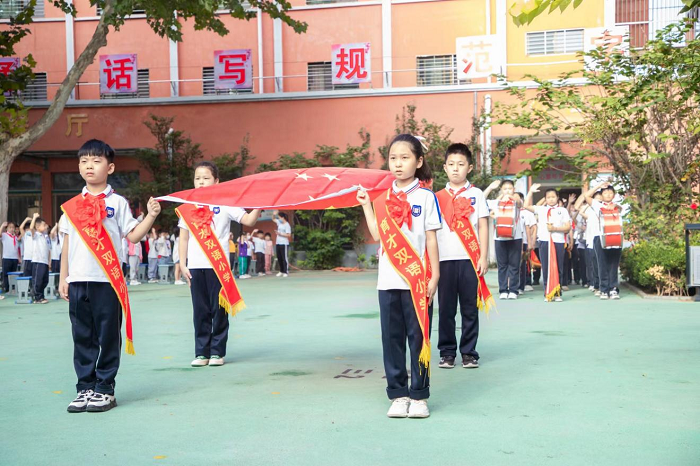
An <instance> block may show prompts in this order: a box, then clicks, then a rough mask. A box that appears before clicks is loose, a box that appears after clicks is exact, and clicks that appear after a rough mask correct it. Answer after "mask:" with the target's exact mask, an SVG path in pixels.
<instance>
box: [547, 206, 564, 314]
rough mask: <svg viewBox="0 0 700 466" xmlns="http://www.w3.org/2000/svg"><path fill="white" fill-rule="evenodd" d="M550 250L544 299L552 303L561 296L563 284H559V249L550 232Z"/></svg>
mask: <svg viewBox="0 0 700 466" xmlns="http://www.w3.org/2000/svg"><path fill="white" fill-rule="evenodd" d="M552 210H553V208H552V207H550V208H549V210H547V223H550V222H549V219H550V217H551V215H552ZM547 248H548V250H549V253H548V257H547V259H548V261H549V263H548V264H547V289H546V290H545V292H544V297H545V299H547V301H551V300H552V299H554V297H555V296H560V295H561V283H560V282H559V263H558V262H557V248H556V246H554V240H553V239H552V232H549V243H548V245H547Z"/></svg>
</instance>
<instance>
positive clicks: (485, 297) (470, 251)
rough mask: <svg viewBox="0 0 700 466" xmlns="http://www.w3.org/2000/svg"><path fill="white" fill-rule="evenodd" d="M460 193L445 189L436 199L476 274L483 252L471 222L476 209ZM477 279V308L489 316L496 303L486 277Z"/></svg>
mask: <svg viewBox="0 0 700 466" xmlns="http://www.w3.org/2000/svg"><path fill="white" fill-rule="evenodd" d="M462 189H464V188H462ZM460 192H461V190H460V191H457V193H456V194H455V195H453V194H452V193H451V192H450V191H449V190H448V189H447V188H445V189H443V190H442V191H440V192H438V193H437V194H436V197H437V200H438V204H440V212H442V215H443V216H444V217H445V222H446V223H447V227H448V228H449V229H450V231H454V232H455V233H457V237H458V238H459V240H460V242H461V243H462V246H463V247H464V250H465V251H466V252H467V255H468V256H469V259H470V260H471V263H472V266H473V267H474V272H476V264H477V262H479V258H480V257H481V250H480V246H479V238H477V236H476V232H475V231H474V226H473V225H472V222H470V221H469V216H470V215H471V214H472V212H474V207H473V206H472V205H471V201H470V200H469V199H468V198H465V197H459V196H458V194H459V193H460ZM477 277H478V278H479V286H478V288H477V294H476V298H477V306H478V307H479V310H481V311H484V312H485V313H486V314H487V315H488V313H489V310H490V309H491V306H495V305H496V303H495V301H494V300H493V296H491V291H490V290H489V287H488V286H487V285H486V279H485V278H484V276H483V275H479V274H477Z"/></svg>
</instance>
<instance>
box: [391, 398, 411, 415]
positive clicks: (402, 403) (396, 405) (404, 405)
mask: <svg viewBox="0 0 700 466" xmlns="http://www.w3.org/2000/svg"><path fill="white" fill-rule="evenodd" d="M410 403H411V400H410V399H409V398H408V397H407V396H403V397H401V398H394V399H393V400H392V401H391V407H389V411H388V412H387V413H386V415H387V416H389V417H408V405H409V404H410Z"/></svg>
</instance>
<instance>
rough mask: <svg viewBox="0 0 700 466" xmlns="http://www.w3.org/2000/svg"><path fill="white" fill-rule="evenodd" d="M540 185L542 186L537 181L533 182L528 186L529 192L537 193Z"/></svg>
mask: <svg viewBox="0 0 700 466" xmlns="http://www.w3.org/2000/svg"><path fill="white" fill-rule="evenodd" d="M540 186H542V185H541V184H539V183H535V184H533V185H532V186H531V187H530V192H531V193H539V192H540Z"/></svg>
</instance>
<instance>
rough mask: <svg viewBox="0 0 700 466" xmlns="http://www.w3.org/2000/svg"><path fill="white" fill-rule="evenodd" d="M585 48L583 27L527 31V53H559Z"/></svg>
mask: <svg viewBox="0 0 700 466" xmlns="http://www.w3.org/2000/svg"><path fill="white" fill-rule="evenodd" d="M582 50H583V29H560V30H558V31H542V32H528V33H527V54H528V55H530V56H537V55H558V54H562V53H576V52H580V51H582Z"/></svg>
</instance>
